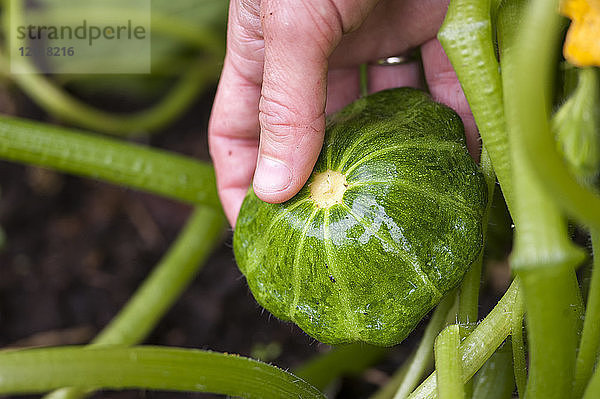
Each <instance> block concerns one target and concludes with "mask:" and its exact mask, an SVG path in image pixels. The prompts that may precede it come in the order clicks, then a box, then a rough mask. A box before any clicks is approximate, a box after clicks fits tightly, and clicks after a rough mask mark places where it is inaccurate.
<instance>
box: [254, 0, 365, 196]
mask: <svg viewBox="0 0 600 399" xmlns="http://www.w3.org/2000/svg"><path fill="white" fill-rule="evenodd" d="M339 3H343V4H342V6H344V8H340V4H337V5H336V4H334V2H333V1H322V0H318V1H317V0H313V1H298V0H278V1H274V0H263V1H262V3H261V14H262V15H261V21H262V29H263V35H264V40H265V65H264V74H263V86H262V92H261V95H262V96H261V99H260V104H259V120H260V126H261V136H260V150H259V158H258V163H257V168H256V172H255V175H254V191H255V193H256V195H257V196H258V197H259V198H261V199H262V200H264V201H268V202H283V201H286V200H288V199H289V198H291V197H292V196H293V195H294V194H296V193H297V192H298V191H299V190H300V188H301V187H302V185H303V184H304V183H305V182H306V180H307V179H308V177H309V175H310V172H311V170H312V168H313V166H314V164H315V161H316V159H317V156H318V154H319V151H320V149H321V146H322V143H323V134H324V129H325V99H326V82H327V60H328V58H329V56H330V55H331V52H332V50H333V49H334V48H335V46H336V45H337V44H338V43H339V40H340V39H341V37H342V35H343V33H344V30H345V28H347V26H351V25H352V24H353V23H355V22H356V20H359V19H360V18H363V17H364V15H363V14H365V4H368V3H369V2H367V1H351V0H346V1H340V2H339ZM371 3H373V1H372V0H371ZM365 15H366V14H365ZM345 25H346V26H345Z"/></svg>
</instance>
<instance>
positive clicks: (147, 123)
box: [0, 0, 223, 136]
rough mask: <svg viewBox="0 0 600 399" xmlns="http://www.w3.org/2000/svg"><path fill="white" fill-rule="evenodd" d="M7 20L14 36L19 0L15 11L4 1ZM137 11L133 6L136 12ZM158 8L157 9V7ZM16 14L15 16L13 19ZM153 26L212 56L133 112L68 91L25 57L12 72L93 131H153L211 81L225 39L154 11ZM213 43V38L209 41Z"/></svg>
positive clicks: (47, 103)
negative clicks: (102, 107)
mask: <svg viewBox="0 0 600 399" xmlns="http://www.w3.org/2000/svg"><path fill="white" fill-rule="evenodd" d="M3 3H4V6H5V7H4V9H5V12H4V13H3V25H4V33H5V35H6V37H10V35H9V32H8V29H9V27H10V26H13V25H17V22H16V20H18V19H20V16H21V15H22V12H21V10H20V7H22V2H21V1H12V2H11V3H10V6H11V7H12V11H11V12H8V10H7V7H6V5H7V4H8V1H6V0H5V1H4V2H3ZM90 12H95V13H99V12H106V10H102V9H101V10H91V11H90ZM135 12H136V11H135V10H134V11H133V13H135ZM153 14H154V13H153ZM10 18H12V20H10ZM152 28H153V30H158V31H159V32H160V31H162V32H163V33H166V34H168V35H171V36H174V37H175V38H178V39H180V40H182V41H185V42H186V43H189V44H192V45H195V46H198V47H200V48H205V49H208V50H209V52H210V53H211V57H210V58H208V59H204V60H199V61H198V62H196V63H194V64H193V65H191V66H190V67H189V68H188V70H187V72H186V73H185V74H184V75H183V76H182V77H181V78H179V80H178V82H177V83H175V85H174V86H173V88H172V89H171V90H170V91H169V93H167V94H166V95H165V96H164V97H163V98H162V99H161V100H160V102H158V103H157V104H155V105H153V106H151V107H150V108H148V109H146V110H143V111H139V112H135V113H132V114H122V115H120V114H115V113H112V112H107V111H103V110H100V109H98V108H95V107H93V106H91V105H88V104H86V103H84V102H82V101H80V100H78V99H76V98H75V97H73V96H71V95H70V94H68V93H67V92H65V91H64V90H63V89H62V88H61V87H59V86H58V85H56V84H55V83H53V82H52V81H51V80H49V79H48V78H46V77H45V76H44V75H43V74H41V73H39V71H37V70H36V69H35V67H33V66H32V65H31V64H30V63H29V61H28V60H21V59H19V60H17V61H20V62H21V66H20V67H21V69H22V70H26V71H29V72H28V73H18V74H12V75H10V77H11V78H12V79H13V80H14V81H15V83H16V84H17V85H18V86H19V87H20V88H21V89H22V90H23V91H24V92H25V93H26V94H27V95H28V96H29V97H31V99H32V100H33V101H35V102H36V103H37V104H38V105H40V106H41V107H42V108H44V109H45V110H46V111H47V112H48V113H50V114H51V115H53V116H55V117H57V118H59V119H62V120H64V121H67V122H70V123H73V124H75V125H78V126H81V127H84V128H87V129H92V130H94V131H98V132H103V133H109V134H120V135H129V136H132V135H136V134H145V133H148V132H149V131H153V130H158V129H160V128H161V127H164V126H165V125H167V124H168V123H170V122H171V121H172V120H173V119H174V118H176V117H177V116H178V115H180V114H181V112H182V110H184V109H186V108H187V107H188V106H189V105H190V104H191V102H192V101H193V100H194V99H195V98H196V97H197V95H198V94H199V93H200V92H201V91H202V90H203V89H205V88H206V86H207V84H209V83H211V82H212V81H213V79H214V78H215V77H216V76H217V74H218V72H219V65H218V63H217V62H216V61H215V60H216V59H220V56H221V52H222V50H220V49H221V48H222V47H223V46H222V45H220V46H217V45H216V43H221V42H222V41H221V40H217V41H215V39H217V37H216V36H215V35H213V34H211V33H210V32H208V31H206V30H202V29H199V28H197V27H190V26H189V24H188V23H182V22H181V21H179V20H178V19H176V18H172V17H166V16H161V15H160V14H158V15H153V17H152ZM209 43H210V44H209ZM6 58H7V57H6V56H5V55H4V54H0V63H1V64H5V63H6V62H7V61H6ZM8 69H9V68H8V65H2V67H0V71H4V72H7V71H8Z"/></svg>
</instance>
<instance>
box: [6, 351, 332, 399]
mask: <svg viewBox="0 0 600 399" xmlns="http://www.w3.org/2000/svg"><path fill="white" fill-rule="evenodd" d="M115 370H119V372H118V373H117V372H115ZM62 386H73V387H77V388H86V387H90V386H92V387H95V388H97V389H101V388H104V389H128V388H137V389H154V390H170V391H187V392H211V393H218V394H225V395H231V396H241V397H245V398H294V397H295V398H321V399H322V398H324V396H323V394H321V393H320V392H319V391H318V390H317V389H316V388H314V387H312V386H311V385H309V384H308V383H306V382H305V381H303V380H301V379H300V378H298V377H296V376H294V375H293V374H290V373H287V372H285V371H283V370H280V369H278V368H276V367H274V366H270V365H267V364H265V363H261V362H259V361H257V360H253V359H249V358H245V357H241V356H237V355H227V354H223V353H217V352H209V351H200V350H193V349H175V348H158V347H143V346H142V347H135V348H115V347H102V348H81V347H63V348H60V347H59V348H49V349H27V350H17V351H5V352H0V393H11V394H17V393H19V394H21V393H40V392H46V391H49V390H52V389H56V388H60V387H62Z"/></svg>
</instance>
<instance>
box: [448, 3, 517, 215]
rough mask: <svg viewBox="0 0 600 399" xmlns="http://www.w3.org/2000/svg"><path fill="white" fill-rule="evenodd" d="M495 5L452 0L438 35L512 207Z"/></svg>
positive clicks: (508, 203)
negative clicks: (493, 16) (495, 39)
mask: <svg viewBox="0 0 600 399" xmlns="http://www.w3.org/2000/svg"><path fill="white" fill-rule="evenodd" d="M495 3H496V2H494V4H495ZM491 8H492V4H491V2H490V0H452V1H451V2H450V6H449V7H448V12H447V14H446V18H445V20H444V23H443V24H442V26H441V28H440V31H439V32H438V39H439V41H440V43H441V44H442V46H443V48H444V51H445V52H446V55H447V56H448V59H449V60H450V62H451V63H452V66H453V67H454V70H455V71H456V75H457V76H458V79H459V80H460V83H461V86H462V88H463V91H464V92H465V96H466V97H467V100H468V101H469V106H470V107H471V111H472V112H473V116H474V117H475V122H476V123H477V127H478V128H479V133H480V134H481V138H482V140H483V144H484V145H485V147H486V149H487V151H488V152H489V156H490V159H491V161H492V165H493V166H494V170H495V172H496V175H497V176H498V181H499V183H500V187H501V189H502V192H503V194H504V198H505V200H506V202H507V205H508V208H509V210H510V209H511V198H512V194H511V193H512V183H511V181H512V180H511V179H512V176H511V159H510V151H509V141H508V136H507V134H506V129H505V118H504V109H503V106H502V83H501V79H500V74H499V72H498V62H497V60H496V53H495V49H494V44H493V41H492V36H493V35H492V21H491Z"/></svg>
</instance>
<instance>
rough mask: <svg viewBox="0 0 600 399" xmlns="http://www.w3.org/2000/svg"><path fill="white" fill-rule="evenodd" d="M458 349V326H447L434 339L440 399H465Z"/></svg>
mask: <svg viewBox="0 0 600 399" xmlns="http://www.w3.org/2000/svg"><path fill="white" fill-rule="evenodd" d="M459 347H460V326H459V325H458V324H452V325H449V326H448V327H446V328H445V329H444V330H442V332H441V333H440V334H439V335H438V336H437V338H436V339H435V345H434V349H435V369H436V370H437V383H438V384H437V390H438V396H439V398H440V399H461V398H464V397H465V387H464V384H463V382H462V378H461V377H462V363H461V361H460V352H459Z"/></svg>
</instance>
